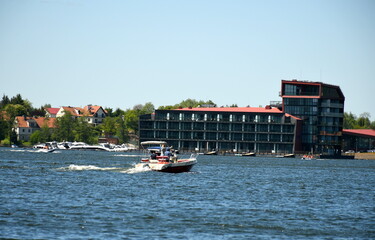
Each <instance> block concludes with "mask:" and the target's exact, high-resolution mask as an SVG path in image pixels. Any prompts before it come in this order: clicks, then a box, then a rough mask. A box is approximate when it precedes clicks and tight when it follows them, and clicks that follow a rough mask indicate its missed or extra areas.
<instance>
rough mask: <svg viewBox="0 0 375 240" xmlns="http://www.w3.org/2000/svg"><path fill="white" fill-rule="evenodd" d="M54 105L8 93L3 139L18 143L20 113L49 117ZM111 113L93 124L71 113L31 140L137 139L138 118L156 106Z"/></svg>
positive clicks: (0, 129)
mask: <svg viewBox="0 0 375 240" xmlns="http://www.w3.org/2000/svg"><path fill="white" fill-rule="evenodd" d="M208 104H209V105H214V106H216V104H215V103H213V102H212V101H197V100H194V99H187V100H184V101H182V102H181V103H179V104H176V105H173V106H161V107H159V109H173V108H180V107H198V106H199V105H208ZM49 107H51V105H50V104H46V105H44V106H41V107H40V108H33V107H32V104H31V102H30V101H28V100H27V99H23V98H22V96H21V95H20V94H17V95H16V96H15V97H12V98H9V97H8V96H6V95H4V96H3V98H2V100H1V101H0V113H1V114H0V141H2V140H4V139H6V140H5V141H3V143H6V144H11V143H16V144H17V143H18V142H17V135H16V133H15V131H14V128H13V126H14V120H15V118H16V116H40V117H44V116H45V110H44V109H45V108H49ZM105 110H106V111H107V113H108V115H107V117H106V118H105V119H104V121H103V124H101V125H98V126H93V125H91V124H89V123H88V122H87V121H85V120H84V118H74V117H73V116H72V115H71V113H69V112H67V113H65V115H64V116H63V117H59V118H57V119H56V122H55V128H49V127H48V126H47V125H46V126H43V127H42V128H41V129H40V130H38V131H36V132H34V133H33V134H32V135H31V137H30V143H32V144H35V143H38V142H47V141H52V140H56V141H79V142H86V143H89V144H93V143H96V142H97V141H98V137H99V136H106V137H108V136H116V137H118V138H119V141H120V143H125V142H128V141H130V140H132V139H133V140H134V138H136V136H137V134H138V119H139V116H140V115H143V114H150V113H152V112H154V110H155V107H154V105H153V104H152V103H150V102H148V103H146V104H144V105H142V104H138V105H135V106H134V107H133V108H132V109H126V110H122V109H119V108H117V109H116V110H113V109H112V108H106V109H105Z"/></svg>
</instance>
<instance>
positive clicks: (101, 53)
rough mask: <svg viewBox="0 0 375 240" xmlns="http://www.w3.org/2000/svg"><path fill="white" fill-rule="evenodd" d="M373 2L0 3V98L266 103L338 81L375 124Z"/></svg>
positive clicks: (349, 105)
mask: <svg viewBox="0 0 375 240" xmlns="http://www.w3.org/2000/svg"><path fill="white" fill-rule="evenodd" d="M374 13H375V1H373V0H350V1H349V0H297V1H287V0H285V1H281V0H265V1H251V0H243V1H241V0H225V1H223V0H196V1H195V0H186V1H182V0H180V1H176V0H170V1H167V0H148V1H146V0H132V1H126V0H121V1H120V0H119V1H113V0H108V1H104V0H103V1H89V0H1V1H0V94H1V95H2V94H6V95H8V96H9V97H11V96H14V95H16V94H17V93H20V94H21V95H22V96H23V97H24V98H27V99H28V100H30V101H31V102H32V104H33V106H35V107H39V106H41V105H44V104H46V103H49V104H51V105H52V106H54V107H60V106H67V105H71V106H84V105H86V104H96V105H102V106H104V107H111V108H114V109H115V108H117V107H119V108H121V109H127V108H132V107H133V106H134V105H136V104H144V103H146V102H152V103H153V104H154V105H155V107H158V106H161V105H173V104H176V103H179V102H181V101H182V100H185V99H187V98H192V99H196V100H212V101H214V102H215V103H217V104H218V105H231V104H237V105H238V106H247V105H250V106H259V105H263V106H264V105H266V104H268V103H269V101H271V100H281V99H280V98H279V96H278V93H279V91H280V86H281V79H299V80H309V81H322V82H325V83H328V84H333V85H339V86H340V87H341V89H342V91H343V92H344V95H345V97H346V102H345V111H346V112H352V113H354V114H356V115H359V114H361V113H363V112H369V113H370V114H371V118H372V119H373V120H374V119H375V107H374V105H375V14H374Z"/></svg>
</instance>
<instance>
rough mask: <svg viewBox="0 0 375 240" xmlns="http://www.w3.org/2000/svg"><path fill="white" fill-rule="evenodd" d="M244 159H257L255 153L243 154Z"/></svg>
mask: <svg viewBox="0 0 375 240" xmlns="http://www.w3.org/2000/svg"><path fill="white" fill-rule="evenodd" d="M241 156H242V157H255V156H256V154H255V153H253V152H248V153H242V155H241Z"/></svg>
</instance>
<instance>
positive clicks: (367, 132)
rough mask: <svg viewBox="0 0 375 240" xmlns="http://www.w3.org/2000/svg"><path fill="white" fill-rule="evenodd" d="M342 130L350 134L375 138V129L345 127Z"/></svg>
mask: <svg viewBox="0 0 375 240" xmlns="http://www.w3.org/2000/svg"><path fill="white" fill-rule="evenodd" d="M342 132H343V133H344V134H349V135H357V136H363V137H374V138H375V130H373V129H343V130H342Z"/></svg>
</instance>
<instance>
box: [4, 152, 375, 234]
mask: <svg viewBox="0 0 375 240" xmlns="http://www.w3.org/2000/svg"><path fill="white" fill-rule="evenodd" d="M139 158H140V156H139V153H137V152H130V153H112V152H96V151H65V150H61V151H57V152H54V153H38V152H35V151H33V150H31V149H11V148H0V239H375V191H374V189H375V161H369V160H313V161H305V160H300V159H297V158H296V159H288V158H285V159H279V158H263V157H235V156H203V155H202V156H199V158H198V164H197V165H195V166H194V167H193V169H192V171H191V172H189V173H180V174H170V173H160V172H152V171H146V170H142V169H135V168H134V164H135V163H136V162H138V161H139Z"/></svg>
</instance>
